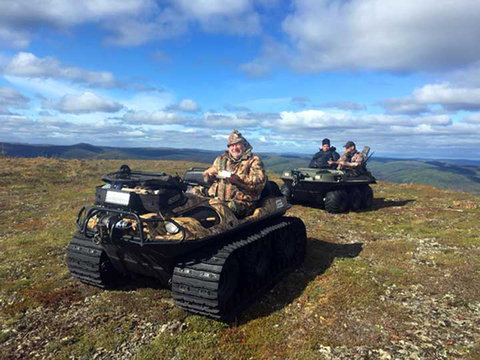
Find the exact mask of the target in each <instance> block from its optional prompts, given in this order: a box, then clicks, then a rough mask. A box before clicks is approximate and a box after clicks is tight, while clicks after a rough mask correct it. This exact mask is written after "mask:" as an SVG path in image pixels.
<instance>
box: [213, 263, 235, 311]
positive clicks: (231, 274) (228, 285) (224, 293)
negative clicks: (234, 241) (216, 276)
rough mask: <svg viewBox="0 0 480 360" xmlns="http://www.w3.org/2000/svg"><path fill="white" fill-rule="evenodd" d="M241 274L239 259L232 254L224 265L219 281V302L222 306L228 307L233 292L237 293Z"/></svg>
mask: <svg viewBox="0 0 480 360" xmlns="http://www.w3.org/2000/svg"><path fill="white" fill-rule="evenodd" d="M239 276H240V266H239V265H238V261H237V259H236V258H235V257H234V256H231V257H229V258H228V259H227V261H226V262H225V265H224V266H223V269H222V273H221V274H220V280H219V283H218V302H219V305H220V308H225V307H228V305H229V302H230V300H231V299H232V297H233V294H235V290H236V288H237V283H238V279H239Z"/></svg>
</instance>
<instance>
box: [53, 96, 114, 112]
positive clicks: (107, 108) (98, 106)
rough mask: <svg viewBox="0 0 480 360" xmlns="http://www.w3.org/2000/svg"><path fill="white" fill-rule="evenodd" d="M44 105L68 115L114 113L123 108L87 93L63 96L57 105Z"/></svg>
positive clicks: (108, 100) (111, 101)
mask: <svg viewBox="0 0 480 360" xmlns="http://www.w3.org/2000/svg"><path fill="white" fill-rule="evenodd" d="M45 104H50V105H51V108H53V109H56V110H58V111H60V112H62V113H69V114H89V113H94V112H107V113H115V112H118V111H120V110H121V109H122V108H123V105H121V104H119V103H117V102H115V101H113V100H110V99H106V98H102V97H99V96H97V95H95V94H93V93H89V92H86V93H84V94H81V95H65V96H64V97H62V99H61V100H60V101H59V102H58V103H55V104H52V102H45Z"/></svg>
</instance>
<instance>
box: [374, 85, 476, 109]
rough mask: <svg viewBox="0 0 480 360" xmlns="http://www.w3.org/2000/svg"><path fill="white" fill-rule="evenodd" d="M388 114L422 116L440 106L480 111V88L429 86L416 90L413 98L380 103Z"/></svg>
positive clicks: (387, 100) (388, 100)
mask: <svg viewBox="0 0 480 360" xmlns="http://www.w3.org/2000/svg"><path fill="white" fill-rule="evenodd" d="M379 105H381V106H383V107H384V108H385V109H386V110H387V112H388V113H392V114H411V115H415V114H420V113H427V112H431V111H432V110H431V106H434V105H439V106H441V107H442V108H443V109H445V110H447V111H459V110H464V111H478V110H480V88H472V87H468V88H467V87H458V86H456V85H452V84H450V83H446V82H444V83H440V84H427V85H424V86H422V87H421V88H416V89H414V91H413V92H412V95H411V96H408V97H405V98H400V99H386V100H384V101H382V102H380V103H379Z"/></svg>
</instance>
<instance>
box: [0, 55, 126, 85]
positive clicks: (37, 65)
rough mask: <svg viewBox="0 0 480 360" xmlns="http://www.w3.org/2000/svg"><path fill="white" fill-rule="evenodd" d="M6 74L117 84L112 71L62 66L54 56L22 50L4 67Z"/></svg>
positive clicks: (97, 83)
mask: <svg viewBox="0 0 480 360" xmlns="http://www.w3.org/2000/svg"><path fill="white" fill-rule="evenodd" d="M3 73H4V74H5V75H13V76H19V77H27V78H52V79H62V80H69V81H72V82H77V83H82V84H86V85H89V86H94V87H102V88H111V87H114V86H116V85H117V82H116V80H115V78H114V76H113V74H112V73H110V72H107V71H103V72H98V71H88V70H83V69H80V68H77V67H73V66H62V65H61V64H60V62H59V61H58V60H57V59H56V58H54V57H45V58H38V57H36V56H35V55H34V54H32V53H27V52H20V53H18V54H16V55H15V56H14V57H13V58H11V59H10V61H9V62H8V64H6V66H5V67H4V68H3Z"/></svg>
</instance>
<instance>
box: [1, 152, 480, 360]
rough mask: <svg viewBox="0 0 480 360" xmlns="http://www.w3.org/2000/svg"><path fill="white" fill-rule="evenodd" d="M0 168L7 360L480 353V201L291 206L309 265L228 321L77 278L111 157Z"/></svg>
mask: <svg viewBox="0 0 480 360" xmlns="http://www.w3.org/2000/svg"><path fill="white" fill-rule="evenodd" d="M2 161H3V163H1V164H0V165H2V166H0V169H3V170H1V171H3V173H1V174H0V178H2V179H3V180H1V181H2V183H1V184H0V185H1V187H0V188H1V190H0V195H1V197H0V199H1V203H0V210H1V212H0V225H2V227H3V229H6V230H5V231H4V232H2V233H1V234H0V283H1V285H0V295H1V297H0V330H1V332H0V347H1V348H2V351H1V352H0V358H1V359H35V358H38V359H134V358H135V359H175V360H179V359H192V358H196V359H307V360H308V359H365V360H366V359H432V360H433V359H478V358H480V333H479V331H478V329H479V328H480V282H479V277H480V256H479V255H480V238H479V235H478V234H479V225H478V217H479V214H480V198H478V197H475V196H472V195H470V194H465V193H454V192H447V191H441V190H437V189H435V188H431V187H426V186H419V185H394V184H390V183H380V184H378V185H376V186H375V187H374V192H375V203H374V207H373V209H372V210H371V211H365V212H358V213H347V214H340V215H331V214H327V213H325V211H324V210H322V209H319V208H313V207H310V206H305V205H294V206H293V207H292V209H291V210H290V211H289V215H291V216H299V217H301V218H302V219H303V220H304V222H305V224H306V227H307V232H308V236H309V240H308V254H307V259H306V261H305V263H304V264H303V266H302V267H301V268H300V269H298V270H297V271H295V272H294V273H292V274H291V275H289V276H288V277H287V278H285V279H284V280H283V281H282V282H281V283H279V284H278V285H277V286H275V287H274V288H273V289H272V290H271V291H270V292H268V293H267V294H265V296H264V297H263V298H262V299H261V301H259V302H258V303H257V304H255V305H254V306H252V307H251V308H250V309H248V310H247V311H246V312H245V313H244V314H243V315H242V316H241V317H240V318H239V319H237V320H236V321H235V322H233V323H230V324H223V323H218V322H215V321H212V320H208V319H205V318H202V317H199V316H193V315H190V314H187V313H185V312H183V311H181V310H179V309H178V308H176V306H175V305H174V304H173V300H172V298H171V294H170V292H169V290H167V289H163V288H161V287H159V286H158V284H156V283H155V282H154V281H152V280H149V279H146V278H145V279H144V278H137V279H135V280H133V281H129V282H126V283H125V284H123V285H122V286H121V287H120V288H119V289H118V290H112V291H103V290H100V289H96V288H92V287H89V286H86V285H83V284H80V283H78V282H77V281H74V280H73V279H72V278H71V277H70V276H69V273H68V271H67V269H66V266H65V250H66V245H67V244H68V241H69V237H71V235H72V234H73V232H74V226H72V224H73V222H74V218H75V215H76V212H77V211H78V209H79V208H80V207H81V205H84V204H86V203H88V200H89V199H90V198H91V196H92V193H91V192H92V188H93V187H94V185H96V184H97V182H98V180H97V179H98V174H99V173H102V172H104V171H105V168H108V167H110V168H116V167H117V166H118V164H117V163H116V162H108V161H102V162H98V163H95V162H94V161H92V162H79V161H77V162H75V161H74V160H72V161H65V160H63V161H60V160H43V161H42V160H36V161H31V162H30V161H24V162H21V161H17V162H11V161H10V162H8V161H6V160H2ZM138 165H139V166H140V167H141V166H144V167H145V168H147V169H148V168H151V167H153V165H152V162H139V164H138ZM155 166H157V167H158V168H160V169H164V171H167V172H172V173H173V172H174V171H175V170H177V168H178V169H179V170H182V169H185V168H187V167H188V166H189V164H182V163H180V164H173V163H172V162H169V163H162V162H155ZM59 169H61V170H59ZM52 171H53V172H55V171H57V176H51V177H48V176H44V177H46V179H44V180H43V181H42V182H39V181H38V180H37V179H38V177H39V175H40V174H46V173H51V172H52ZM58 173H60V174H61V175H58ZM19 174H23V175H22V176H23V182H22V183H20V184H19V183H18V182H17V181H13V178H18V176H20V175H19ZM25 174H30V175H25ZM79 178H80V179H82V180H81V181H78V179H79ZM59 188H62V191H58V189H59ZM34 194H36V195H37V197H36V198H35V197H32V195H34ZM39 194H40V196H38V195H39ZM26 199H30V200H29V202H28V203H25V202H26V201H27V200H26ZM19 204H24V205H25V206H23V207H22V209H23V210H22V211H20V210H19Z"/></svg>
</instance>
